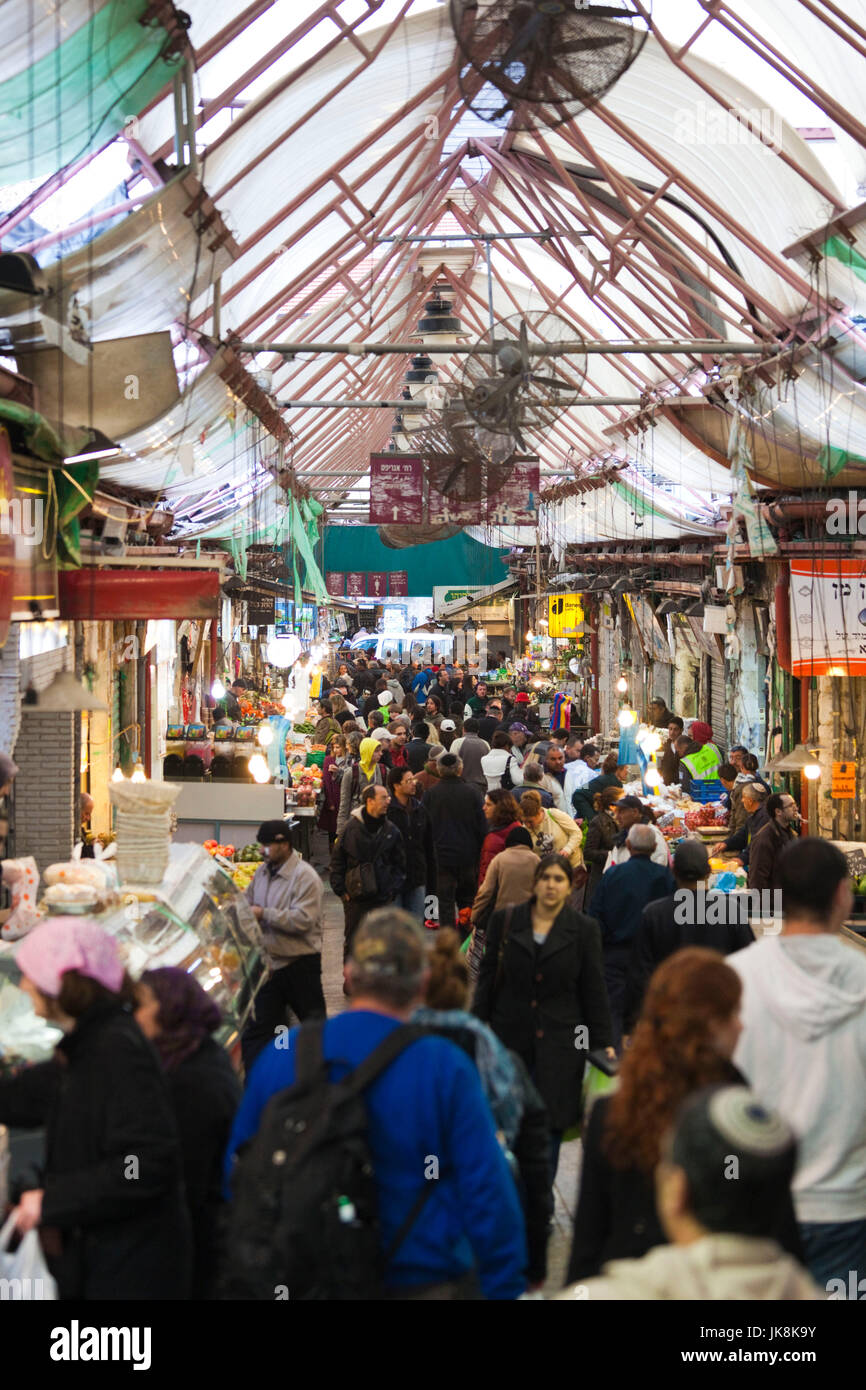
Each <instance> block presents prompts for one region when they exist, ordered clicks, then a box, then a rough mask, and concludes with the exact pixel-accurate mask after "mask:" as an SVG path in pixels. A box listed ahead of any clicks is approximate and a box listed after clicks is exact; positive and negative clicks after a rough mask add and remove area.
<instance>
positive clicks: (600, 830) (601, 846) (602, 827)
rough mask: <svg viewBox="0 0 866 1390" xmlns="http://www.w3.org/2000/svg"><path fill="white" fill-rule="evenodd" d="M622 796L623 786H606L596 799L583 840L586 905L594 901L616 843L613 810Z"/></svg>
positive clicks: (615, 825)
mask: <svg viewBox="0 0 866 1390" xmlns="http://www.w3.org/2000/svg"><path fill="white" fill-rule="evenodd" d="M621 796H622V787H621V786H618V787H605V788H604V790H603V791H601V792H599V794H598V799H597V800H596V801H595V805H596V806H597V807H598V811H597V814H596V815H595V816H593V818H592V820H591V821H590V822H589V825H588V826H587V831H586V839H585V840H584V842H583V862H584V863H585V864H586V867H587V868H588V869H589V878H588V879H587V883H586V892H585V894H584V898H583V901H584V905H586V904H587V903H591V902H592V895H593V893H594V892H595V890H596V888H597V887H598V885H599V883H600V882H601V876H602V874H603V873H604V866H605V864H606V863H607V856H608V855H609V854H610V852H611V850H612V849H613V847H614V845H615V844H616V837H617V835H618V834H619V826H618V825H617V823H616V821H615V820H614V818H613V815H612V811H613V807H614V806H615V805H616V803H617V802H618V801H619V799H620V797H621Z"/></svg>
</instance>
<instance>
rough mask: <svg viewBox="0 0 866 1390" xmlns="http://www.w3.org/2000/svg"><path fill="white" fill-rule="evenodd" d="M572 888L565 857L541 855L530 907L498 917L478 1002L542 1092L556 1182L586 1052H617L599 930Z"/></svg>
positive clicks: (490, 931) (577, 1109)
mask: <svg viewBox="0 0 866 1390" xmlns="http://www.w3.org/2000/svg"><path fill="white" fill-rule="evenodd" d="M571 884H572V871H571V865H570V864H569V862H568V860H567V859H564V858H563V857H562V855H558V854H549V855H545V857H544V858H543V859H542V860H540V862H539V865H538V869H537V870H536V876H535V893H534V896H533V897H531V898H530V900H529V902H528V903H521V904H520V905H519V906H518V907H514V908H505V909H504V910H503V911H501V912H494V914H493V916H492V917H491V919H490V923H489V925H488V928H487V943H486V947H485V951H484V956H483V958H482V961H481V967H480V969H479V972H478V984H477V986H476V990H475V1003H474V1005H473V1012H474V1013H475V1014H476V1015H477V1016H478V1018H480V1019H483V1021H484V1022H485V1023H489V1024H490V1026H491V1028H492V1029H493V1031H494V1033H496V1034H497V1035H498V1037H500V1038H501V1039H502V1041H503V1042H504V1043H505V1046H506V1047H508V1048H510V1049H511V1050H512V1051H513V1052H516V1053H517V1055H518V1056H519V1057H520V1058H521V1059H522V1061H523V1062H524V1063H525V1065H526V1067H527V1068H528V1070H529V1073H530V1076H531V1077H532V1079H533V1081H534V1082H535V1085H536V1086H537V1087H538V1090H539V1092H540V1094H541V1098H542V1100H543V1101H544V1103H545V1105H546V1107H547V1113H548V1117H549V1123H550V1128H551V1157H552V1167H553V1175H554V1176H555V1174H556V1164H557V1160H558V1157H559V1145H560V1142H561V1140H562V1135H563V1133H564V1131H565V1130H567V1129H569V1128H570V1127H571V1126H572V1125H574V1124H576V1123H577V1121H578V1120H579V1119H580V1114H581V1087H582V1083H583V1069H584V1063H585V1060H586V1053H587V1052H588V1051H590V1050H596V1049H598V1048H604V1049H605V1050H606V1051H607V1052H608V1054H609V1055H610V1056H611V1057H613V1055H614V1054H613V1049H612V1047H611V1041H612V1033H611V1023H610V1012H609V1009H608V1002H607V990H606V989H605V984H604V974H603V972H602V963H601V933H600V931H599V927H598V923H597V922H596V921H594V920H593V919H592V918H591V917H585V916H584V914H583V913H582V912H574V911H573V909H572V908H570V907H569V906H568V905H567V904H568V897H569V894H570V893H571ZM578 1029H581V1030H582V1032H581V1033H578ZM578 1044H581V1045H578Z"/></svg>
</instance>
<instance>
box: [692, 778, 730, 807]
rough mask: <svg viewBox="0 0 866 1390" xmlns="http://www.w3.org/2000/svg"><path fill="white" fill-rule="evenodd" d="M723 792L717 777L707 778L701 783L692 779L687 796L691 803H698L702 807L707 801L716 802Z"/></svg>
mask: <svg viewBox="0 0 866 1390" xmlns="http://www.w3.org/2000/svg"><path fill="white" fill-rule="evenodd" d="M724 790H725V789H724V787H723V786H722V784H721V782H720V781H719V780H718V778H717V777H710V778H707V779H706V780H705V781H703V782H701V781H698V780H697V779H696V778H694V777H693V778H692V784H691V786H690V787H689V791H688V794H689V796H690V797H691V798H692V801H699V802H700V803H701V805H702V806H704V805H706V803H707V802H708V801H718V799H719V797H720V796H721V795H722V793H723V792H724Z"/></svg>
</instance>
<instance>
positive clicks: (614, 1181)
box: [566, 946, 802, 1284]
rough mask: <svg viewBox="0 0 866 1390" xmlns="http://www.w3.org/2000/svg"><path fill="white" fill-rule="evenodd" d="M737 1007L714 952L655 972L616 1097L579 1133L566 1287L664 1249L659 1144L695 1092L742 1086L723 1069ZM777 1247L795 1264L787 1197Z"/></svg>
mask: <svg viewBox="0 0 866 1390" xmlns="http://www.w3.org/2000/svg"><path fill="white" fill-rule="evenodd" d="M740 998H741V985H740V980H739V977H738V976H737V974H736V973H735V972H734V971H733V970H732V969H731V967H730V966H729V965H726V964H725V961H724V960H723V958H722V957H721V956H720V955H719V954H718V952H717V951H709V950H706V949H705V948H704V947H698V946H689V947H686V948H685V949H684V950H682V951H677V952H676V954H675V955H672V956H669V957H668V959H667V960H666V961H664V962H663V964H662V965H660V966H659V968H658V969H657V970H656V972H655V974H654V975H653V977H652V980H651V982H650V986H649V989H648V990H647V995H646V1000H645V1002H644V1008H643V1013H642V1014H641V1017H640V1019H639V1021H638V1024H637V1026H636V1028H635V1031H634V1034H633V1036H632V1041H631V1046H630V1047H629V1048H628V1049H627V1050H626V1051H625V1053H624V1054H623V1058H622V1062H621V1064H620V1070H619V1081H618V1088H617V1090H616V1091H615V1092H614V1093H613V1094H611V1095H606V1096H599V1097H598V1099H597V1100H596V1101H595V1102H594V1103H593V1105H592V1108H591V1110H590V1113H589V1119H588V1121H587V1123H586V1125H585V1127H584V1133H583V1136H582V1137H583V1161H582V1163H581V1170H580V1191H579V1193H578V1200H577V1209H576V1211H575V1217H574V1243H573V1245H572V1250H571V1259H570V1261H569V1266H568V1278H567V1281H566V1282H567V1283H569V1284H571V1283H574V1282H578V1281H581V1280H583V1279H591V1278H593V1277H594V1276H595V1275H597V1274H599V1273H600V1272H601V1270H602V1268H603V1267H604V1265H605V1264H607V1263H608V1262H609V1261H610V1260H629V1259H639V1258H640V1257H641V1256H642V1255H645V1254H646V1253H647V1252H648V1251H649V1250H652V1249H653V1247H654V1246H656V1245H665V1244H667V1237H666V1236H665V1234H664V1232H663V1230H662V1228H661V1224H660V1222H659V1219H658V1215H657V1213H656V1204H655V1191H654V1172H655V1167H656V1165H657V1163H658V1161H659V1157H660V1154H661V1148H662V1143H663V1138H664V1135H665V1133H666V1131H667V1130H668V1129H669V1128H670V1126H671V1125H672V1123H673V1121H674V1118H675V1116H676V1114H677V1111H678V1110H679V1108H680V1106H681V1105H682V1103H683V1101H684V1100H685V1099H686V1098H687V1097H688V1096H689V1095H691V1094H693V1093H694V1092H695V1091H697V1090H699V1089H701V1088H702V1087H704V1086H711V1085H721V1084H725V1085H739V1086H742V1085H744V1084H745V1083H744V1081H743V1077H742V1076H741V1075H740V1073H739V1072H738V1071H737V1069H736V1067H735V1066H734V1065H733V1063H732V1062H731V1060H730V1059H731V1054H732V1053H733V1051H734V1048H735V1046H736V1042H737V1038H738V1037H739V1034H740V1018H739V1010H740ZM776 1238H777V1240H778V1241H779V1244H780V1245H781V1246H783V1248H784V1249H785V1250H787V1251H788V1253H789V1254H791V1255H793V1256H794V1257H795V1258H796V1259H798V1260H801V1261H802V1249H801V1246H800V1241H799V1237H798V1235H797V1226H796V1221H795V1218H794V1208H793V1203H792V1201H791V1199H790V1194H788V1200H787V1202H785V1203H784V1207H783V1210H782V1211H781V1213H780V1220H779V1228H778V1231H777V1233H776Z"/></svg>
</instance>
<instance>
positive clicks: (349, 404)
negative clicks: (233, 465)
mask: <svg viewBox="0 0 866 1390" xmlns="http://www.w3.org/2000/svg"><path fill="white" fill-rule="evenodd" d="M661 403H662V402H659V404H661ZM665 403H666V402H665ZM645 404H646V402H645V401H644V399H643V397H642V396H580V397H578V399H577V400H573V401H564V400H562V399H561V397H559V396H551V397H550V399H547V398H544V399H539V398H535V397H534V398H533V399H532V401H531V402H530V405H533V406H535V405H560V406H562V407H563V409H565V410H570V409H571V408H572V406H575V405H645ZM277 406H278V408H279V409H280V410H402V411H404V412H405V413H407V414H412V413H414V414H416V415H417V414H424V413H425V412H427V411H428V410H429V409H430V407H428V406H426V405H423V404H422V405H420V406H419V405H418V404H417V403H415V402H413V401H277ZM413 406H414V411H413ZM430 413H431V414H435V413H436V412H435V411H432V410H431V411H430Z"/></svg>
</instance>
